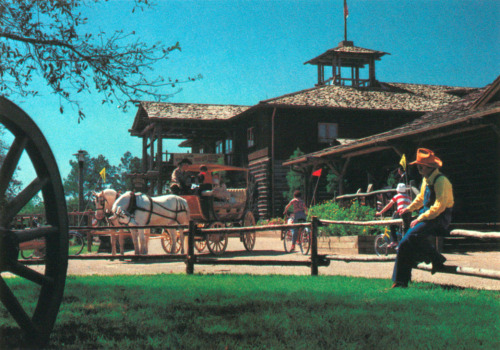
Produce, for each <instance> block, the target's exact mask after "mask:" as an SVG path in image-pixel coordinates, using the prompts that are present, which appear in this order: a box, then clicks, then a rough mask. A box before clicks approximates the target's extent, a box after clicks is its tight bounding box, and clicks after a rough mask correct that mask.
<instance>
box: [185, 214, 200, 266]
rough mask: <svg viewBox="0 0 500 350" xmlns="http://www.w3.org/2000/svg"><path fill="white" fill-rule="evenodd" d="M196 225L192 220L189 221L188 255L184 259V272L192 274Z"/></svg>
mask: <svg viewBox="0 0 500 350" xmlns="http://www.w3.org/2000/svg"><path fill="white" fill-rule="evenodd" d="M196 229H197V227H196V225H195V223H194V221H193V220H191V221H189V232H188V255H187V259H186V273H187V274H188V275H192V274H193V273H194V259H195V256H194V235H195V232H196Z"/></svg>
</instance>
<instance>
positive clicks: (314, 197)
mask: <svg viewBox="0 0 500 350" xmlns="http://www.w3.org/2000/svg"><path fill="white" fill-rule="evenodd" d="M319 178H320V176H318V181H316V186H314V192H313V200H312V204H313V205H315V204H316V190H317V189H318V184H319Z"/></svg>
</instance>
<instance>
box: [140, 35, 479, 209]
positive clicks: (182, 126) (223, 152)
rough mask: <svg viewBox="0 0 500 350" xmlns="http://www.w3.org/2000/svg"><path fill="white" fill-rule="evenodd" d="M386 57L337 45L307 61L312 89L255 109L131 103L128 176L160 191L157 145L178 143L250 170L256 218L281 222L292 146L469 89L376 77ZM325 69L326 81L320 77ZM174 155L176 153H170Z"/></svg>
mask: <svg viewBox="0 0 500 350" xmlns="http://www.w3.org/2000/svg"><path fill="white" fill-rule="evenodd" d="M385 54H386V53H385V52H381V51H374V50H369V49H364V48H360V47H356V46H354V44H353V43H352V42H348V41H343V42H341V43H340V44H339V46H338V47H336V48H334V49H331V50H328V51H326V52H325V53H324V54H322V55H320V56H317V57H316V58H313V59H312V60H310V61H308V62H306V64H312V65H316V66H318V80H317V84H316V86H315V87H314V88H311V89H306V90H302V91H298V92H294V93H291V94H286V95H283V96H279V97H276V98H272V99H269V100H265V101H261V102H260V103H258V104H256V105H254V106H232V105H203V104H189V103H187V104H186V103H157V102H146V101H140V102H138V111H137V114H136V117H135V120H134V123H133V126H132V128H131V129H130V132H131V135H132V136H138V137H141V138H142V139H143V169H142V173H141V174H133V175H132V176H134V178H135V180H136V183H137V185H138V187H139V188H140V189H142V190H143V191H149V192H150V193H152V194H159V193H164V191H165V183H166V182H167V181H168V180H169V178H170V173H171V171H172V170H173V168H174V166H175V165H176V164H175V160H174V159H173V156H175V155H173V156H172V155H169V154H168V153H167V152H166V151H165V150H164V148H163V141H162V140H164V139H185V140H186V141H184V142H183V145H185V146H189V147H191V153H190V157H195V155H197V157H199V159H200V160H201V162H202V161H203V160H202V159H207V160H208V159H209V158H212V159H219V160H220V159H223V160H224V162H225V163H226V164H228V165H236V166H243V167H249V168H250V169H251V173H252V175H253V178H254V181H255V184H256V186H257V188H258V192H257V193H258V201H257V203H258V205H257V207H256V208H255V211H256V213H255V214H258V215H259V217H270V216H280V215H281V213H282V210H283V207H284V205H285V204H286V203H284V202H285V200H284V198H283V192H284V191H286V190H287V189H288V186H287V183H286V178H285V177H286V173H287V172H288V171H289V167H288V166H283V162H284V161H286V160H287V159H289V158H290V156H291V155H292V154H293V152H294V151H295V150H296V149H297V148H299V149H300V150H301V151H302V152H305V153H311V152H316V151H320V150H323V149H325V147H331V146H335V145H340V144H346V143H349V142H351V141H352V140H356V139H360V138H363V137H366V136H369V135H373V134H375V133H381V132H384V131H387V130H392V129H394V128H396V127H398V126H401V125H404V124H407V123H408V122H411V121H412V120H414V119H416V118H418V117H420V116H422V115H423V114H424V113H426V112H430V111H434V110H436V109H438V108H440V107H442V106H444V105H447V104H449V103H452V102H455V101H457V100H459V99H460V98H461V97H462V96H463V94H464V93H466V92H470V91H471V89H457V88H454V87H449V86H432V85H421V84H405V83H384V82H380V81H378V80H377V79H376V75H375V61H377V60H380V58H381V57H382V56H383V55H385ZM326 67H331V77H330V78H326V76H325V74H326V75H328V73H329V69H325V68H326ZM177 156H178V157H180V156H182V155H177Z"/></svg>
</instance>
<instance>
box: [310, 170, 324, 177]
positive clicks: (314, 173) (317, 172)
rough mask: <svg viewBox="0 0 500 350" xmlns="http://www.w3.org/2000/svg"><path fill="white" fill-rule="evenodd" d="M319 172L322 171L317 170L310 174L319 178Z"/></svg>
mask: <svg viewBox="0 0 500 350" xmlns="http://www.w3.org/2000/svg"><path fill="white" fill-rule="evenodd" d="M321 170H322V169H318V170H316V171H314V172H313V173H312V176H317V177H320V176H321Z"/></svg>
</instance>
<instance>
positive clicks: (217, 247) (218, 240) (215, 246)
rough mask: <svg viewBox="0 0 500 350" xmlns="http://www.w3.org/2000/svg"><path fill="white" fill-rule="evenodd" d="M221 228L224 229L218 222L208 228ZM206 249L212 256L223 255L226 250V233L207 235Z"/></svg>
mask: <svg viewBox="0 0 500 350" xmlns="http://www.w3.org/2000/svg"><path fill="white" fill-rule="evenodd" d="M222 227H225V225H224V224H223V223H222V222H220V221H216V222H212V223H211V224H210V226H209V228H222ZM207 247H208V250H209V251H210V253H212V254H214V255H221V254H223V253H224V252H225V251H226V248H227V233H224V234H208V235H207Z"/></svg>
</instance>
